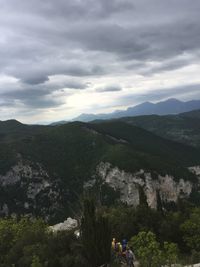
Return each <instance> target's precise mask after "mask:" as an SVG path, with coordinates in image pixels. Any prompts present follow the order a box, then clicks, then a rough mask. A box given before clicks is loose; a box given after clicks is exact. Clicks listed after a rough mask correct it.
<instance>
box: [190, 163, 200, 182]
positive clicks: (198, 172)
mask: <svg viewBox="0 0 200 267" xmlns="http://www.w3.org/2000/svg"><path fill="white" fill-rule="evenodd" d="M189 170H190V171H191V172H192V173H194V174H196V175H197V177H198V178H199V180H200V166H193V167H189Z"/></svg>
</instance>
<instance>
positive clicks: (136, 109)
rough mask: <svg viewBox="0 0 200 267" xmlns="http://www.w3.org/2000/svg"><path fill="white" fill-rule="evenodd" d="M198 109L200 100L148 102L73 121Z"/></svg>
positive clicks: (88, 114) (83, 116)
mask: <svg viewBox="0 0 200 267" xmlns="http://www.w3.org/2000/svg"><path fill="white" fill-rule="evenodd" d="M197 109H200V100H190V101H186V102H184V101H181V100H178V99H176V98H169V99H167V100H163V101H160V102H157V103H152V102H149V101H146V102H143V103H141V104H138V105H136V106H132V107H128V108H127V109H126V110H115V111H114V112H112V113H104V114H91V113H82V114H80V115H79V116H78V117H76V118H74V119H73V120H72V121H82V122H89V121H93V120H107V119H117V118H122V117H134V116H140V115H153V114H154V115H170V114H180V113H184V112H189V111H193V110H197ZM63 123H65V122H64V121H62V122H61V123H60V124H63ZM56 124H57V123H56V122H55V123H53V125H56Z"/></svg>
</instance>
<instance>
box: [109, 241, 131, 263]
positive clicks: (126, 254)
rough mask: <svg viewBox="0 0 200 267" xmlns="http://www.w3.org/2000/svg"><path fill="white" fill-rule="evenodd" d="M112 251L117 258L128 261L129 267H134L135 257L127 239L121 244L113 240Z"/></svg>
mask: <svg viewBox="0 0 200 267" xmlns="http://www.w3.org/2000/svg"><path fill="white" fill-rule="evenodd" d="M112 250H113V252H114V253H115V254H116V256H117V257H119V258H123V259H125V260H126V262H127V265H128V267H134V260H135V255H134V253H133V251H132V250H131V248H130V247H129V246H128V242H127V240H126V239H123V240H122V243H121V242H117V241H116V239H115V238H113V240H112Z"/></svg>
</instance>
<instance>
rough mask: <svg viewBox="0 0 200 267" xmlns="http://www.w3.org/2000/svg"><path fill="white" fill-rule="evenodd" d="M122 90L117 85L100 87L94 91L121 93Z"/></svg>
mask: <svg viewBox="0 0 200 267" xmlns="http://www.w3.org/2000/svg"><path fill="white" fill-rule="evenodd" d="M121 90H122V88H121V86H119V85H109V86H105V87H100V88H97V89H96V92H99V93H104V92H118V91H121Z"/></svg>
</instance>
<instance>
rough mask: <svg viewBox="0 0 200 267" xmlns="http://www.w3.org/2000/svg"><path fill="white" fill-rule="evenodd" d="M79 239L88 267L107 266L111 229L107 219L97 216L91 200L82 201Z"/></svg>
mask: <svg viewBox="0 0 200 267" xmlns="http://www.w3.org/2000/svg"><path fill="white" fill-rule="evenodd" d="M81 238H82V244H83V250H84V256H85V257H86V259H87V261H88V267H98V266H100V265H102V264H108V263H109V261H110V250H111V228H110V225H109V222H108V219H107V218H105V217H104V216H103V215H97V212H96V208H95V204H94V201H93V200H90V199H86V200H85V201H84V210H83V218H82V223H81Z"/></svg>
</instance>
